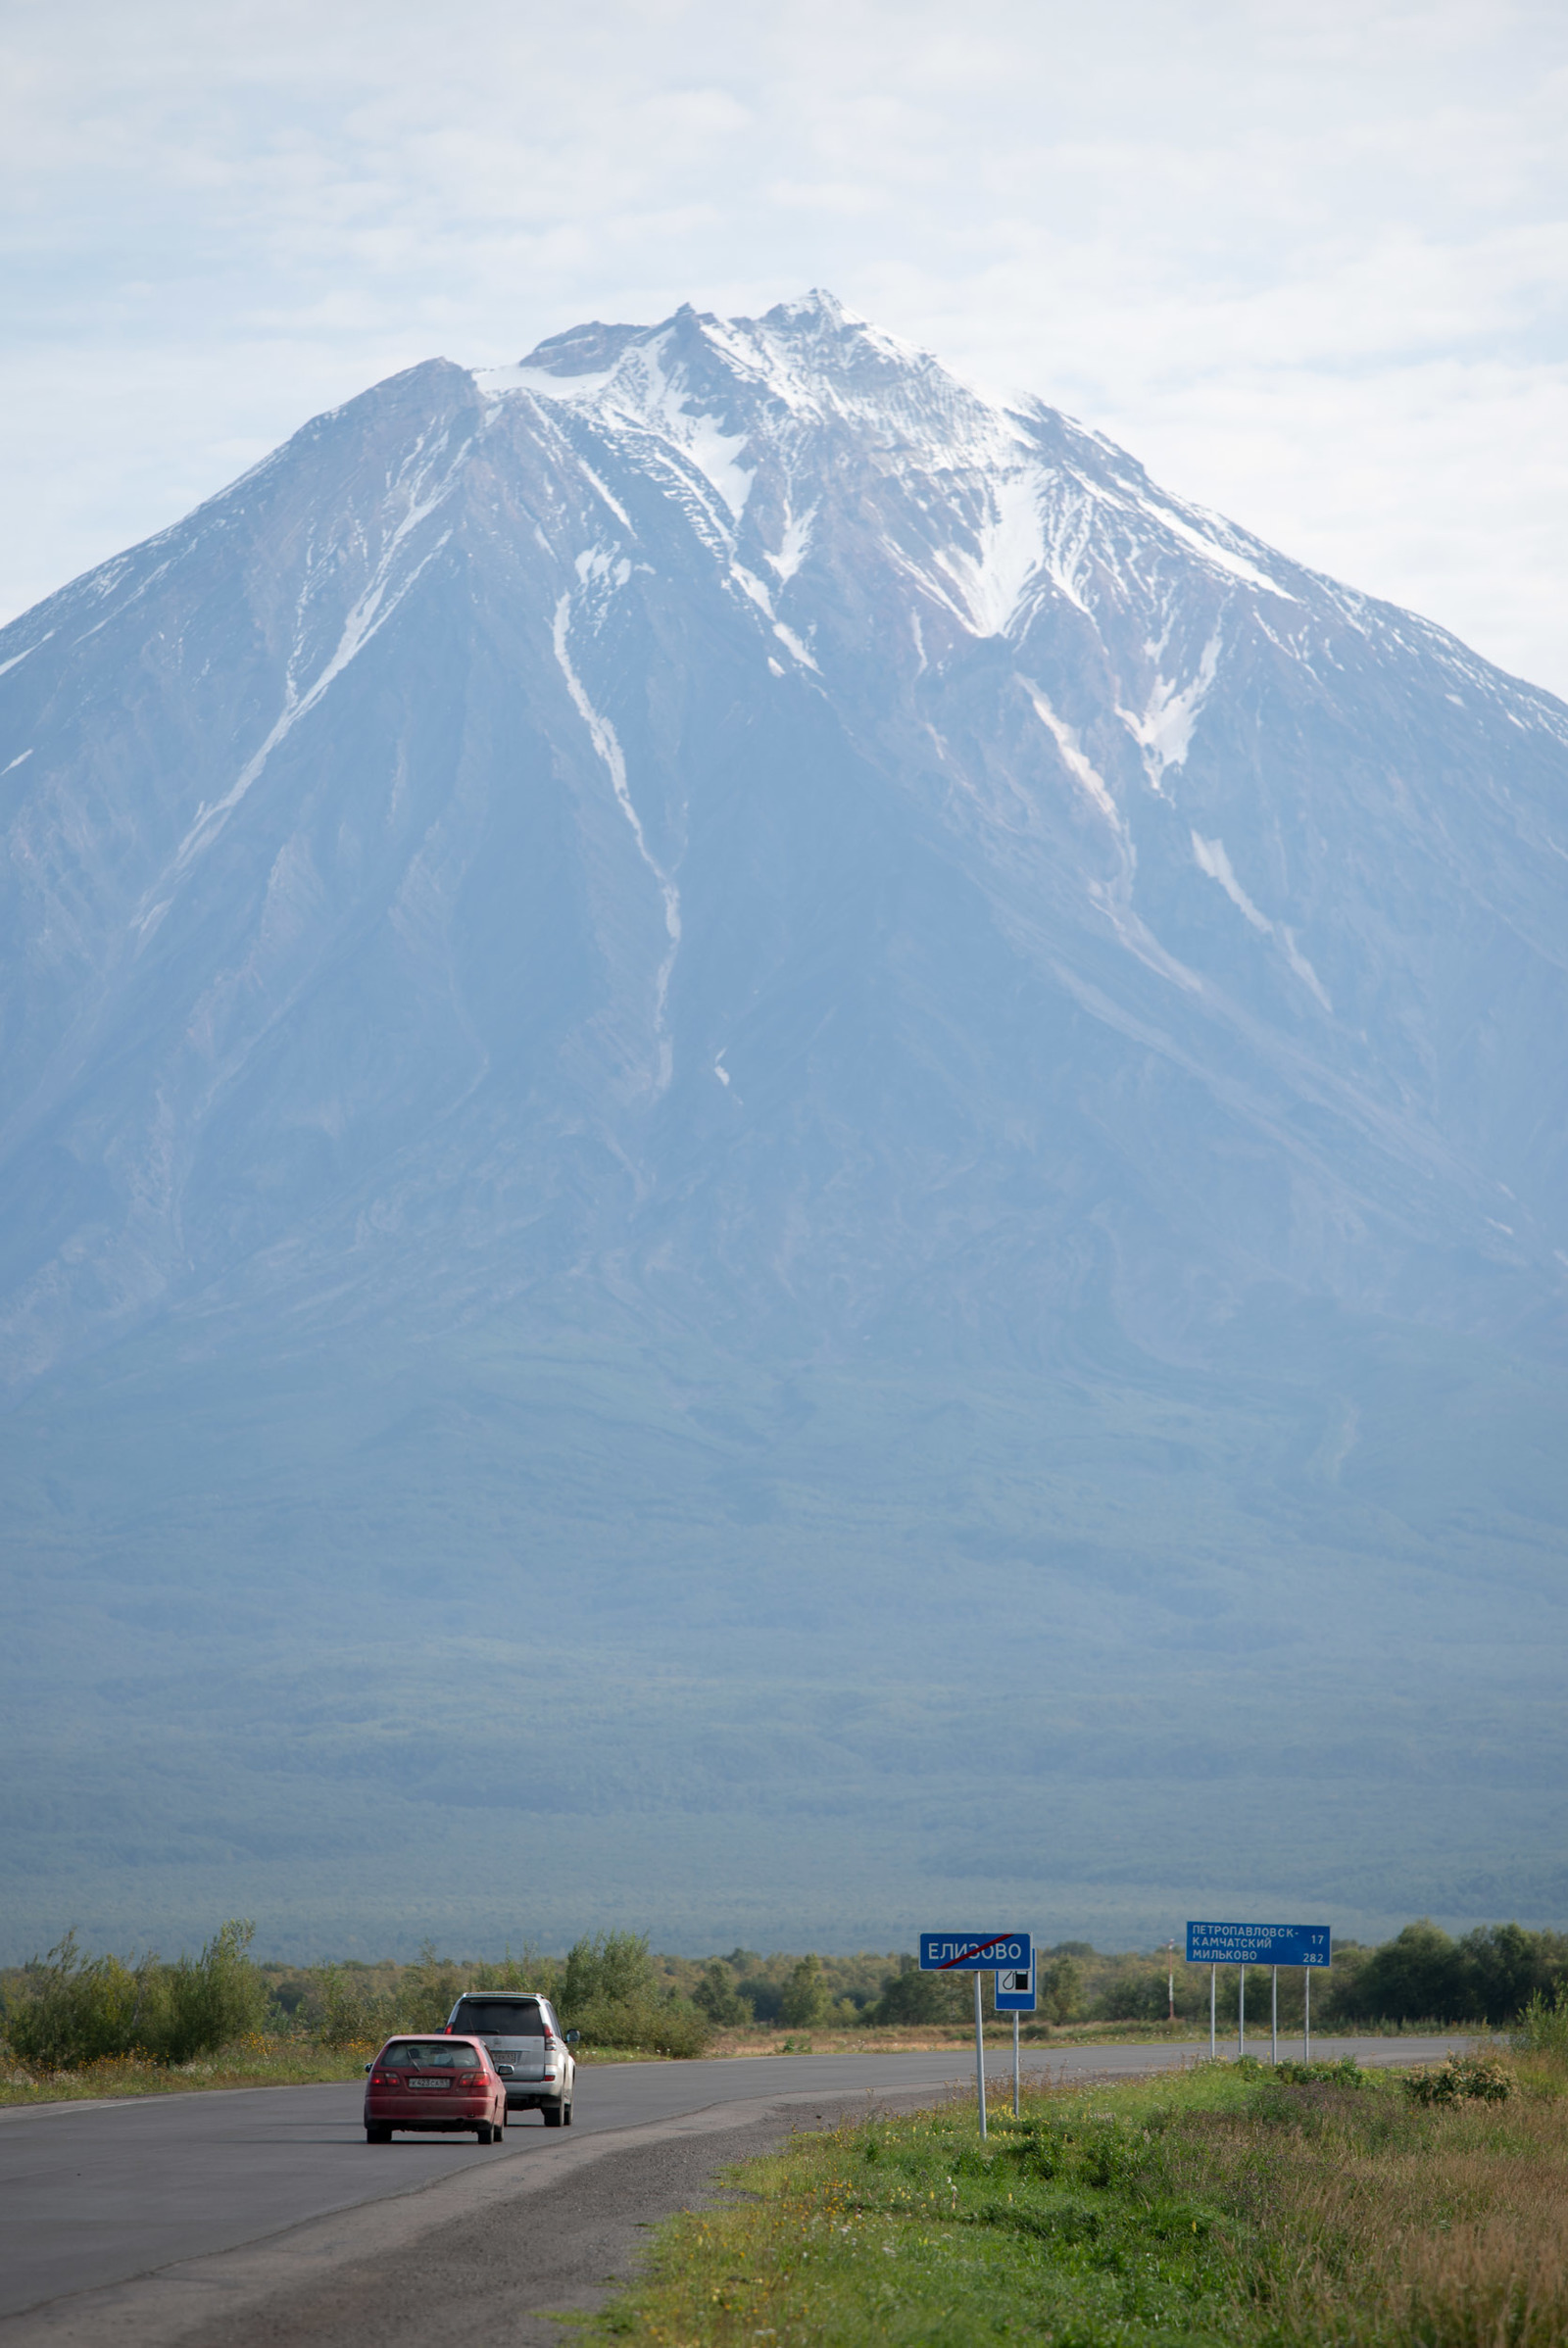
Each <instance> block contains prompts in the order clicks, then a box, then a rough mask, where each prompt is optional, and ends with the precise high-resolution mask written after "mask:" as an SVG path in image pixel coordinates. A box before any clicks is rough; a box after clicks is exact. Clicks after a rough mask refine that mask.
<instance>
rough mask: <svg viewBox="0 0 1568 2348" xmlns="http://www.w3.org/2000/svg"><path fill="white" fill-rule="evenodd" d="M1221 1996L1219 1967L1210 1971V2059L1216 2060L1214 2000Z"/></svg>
mask: <svg viewBox="0 0 1568 2348" xmlns="http://www.w3.org/2000/svg"><path fill="white" fill-rule="evenodd" d="M1218 1994H1219V1967H1218V1966H1217V1965H1211V1966H1210V1967H1209V1969H1208V2059H1209V2061H1210V2062H1211V2063H1212V2061H1213V2060H1214V2000H1215V1998H1216V1997H1217V1996H1218Z"/></svg>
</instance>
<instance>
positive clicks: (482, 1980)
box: [0, 1919, 1568, 2072]
mask: <svg viewBox="0 0 1568 2348" xmlns="http://www.w3.org/2000/svg"><path fill="white" fill-rule="evenodd" d="M253 1937H254V1928H253V1927H252V1926H251V1925H249V1924H247V1923H243V1922H239V1921H235V1922H231V1923H228V1924H225V1925H223V1926H222V1927H221V1929H220V1930H219V1932H217V1933H215V1934H214V1936H213V1938H212V1939H211V1940H209V1941H208V1942H207V1943H206V1945H205V1946H204V1947H203V1949H202V1951H201V1953H200V1955H199V1956H195V1957H191V1956H185V1955H181V1956H179V1957H176V1958H174V1959H172V1960H168V1961H166V1960H165V1959H163V1958H161V1957H159V1956H158V1955H156V1954H148V1955H146V1956H143V1957H139V1958H134V1957H125V1958H123V1957H117V1956H112V1955H100V1956H88V1955H86V1954H84V1953H83V1951H82V1950H81V1948H80V1947H79V1946H78V1944H77V1940H76V1937H75V1934H74V1933H68V1934H67V1936H66V1938H65V1939H64V1940H62V1941H61V1942H60V1944H59V1945H58V1946H57V1947H56V1948H53V1949H51V1950H50V1952H49V1954H48V1956H47V1957H39V1958H35V1959H34V1960H33V1961H32V1963H31V1964H29V1965H26V1966H23V1967H20V1968H17V1969H16V1970H14V1971H13V1972H11V1973H9V1974H7V1975H4V1976H0V2035H3V2038H4V2040H5V2042H6V2044H7V2046H8V2047H9V2051H10V2053H11V2056H12V2058H13V2059H14V2060H15V2061H16V2062H19V2063H21V2064H23V2065H25V2067H26V2068H27V2069H28V2070H30V2071H34V2072H52V2071H64V2070H72V2069H76V2068H78V2067H79V2066H80V2065H82V2064H84V2063H90V2062H94V2061H97V2060H100V2059H102V2058H106V2057H117V2056H124V2055H129V2054H137V2055H141V2056H143V2057H145V2058H147V2059H149V2060H151V2061H153V2062H158V2063H170V2064H173V2063H185V2062H190V2061H192V2060H193V2059H195V2058H197V2057H199V2056H202V2055H207V2054H212V2053H216V2052H217V2051H218V2050H219V2049H220V2048H222V2047H225V2046H232V2045H233V2044H235V2042H236V2041H239V2040H243V2039H245V2038H246V2037H247V2036H261V2035H263V2034H265V2035H267V2036H270V2037H279V2036H281V2037H285V2038H294V2039H298V2040H301V2041H305V2042H309V2043H314V2044H317V2045H321V2046H329V2047H348V2046H359V2045H367V2044H374V2043H377V2042H379V2040H380V2039H381V2038H383V2037H386V2036H388V2035H390V2034H391V2033H392V2032H393V2031H396V2030H434V2029H436V2028H438V2027H439V2026H440V2025H441V2024H442V2023H444V2022H445V2020H446V2018H447V2015H448V2014H449V2013H450V2012H451V2010H452V2007H453V2005H454V2003H455V2002H456V2000H457V1998H458V1996H459V1994H460V1992H461V1991H462V1990H464V1989H467V1988H487V1989H534V1990H539V1991H542V1992H543V1993H544V1994H545V1995H547V1996H549V1997H550V1998H552V1999H553V2001H554V2003H555V2004H556V2007H557V2009H558V2011H559V2012H560V2014H561V2016H562V2019H563V2022H564V2024H565V2026H566V2027H567V2028H568V2029H572V2030H580V2031H581V2033H582V2037H583V2042H584V2045H585V2046H586V2047H587V2048H588V2049H590V2050H592V2049H595V2048H597V2049H600V2050H611V2049H619V2050H624V2051H627V2052H642V2053H649V2054H666V2055H696V2054H700V2053H701V2052H702V2051H703V2049H704V2047H705V2046H706V2045H708V2044H709V2043H710V2042H711V2038H712V2035H713V2033H714V2032H715V2031H718V2030H735V2029H742V2028H746V2027H748V2026H755V2025H757V2024H761V2025H764V2026H766V2027H768V2028H771V2029H782V2030H832V2029H842V2028H853V2027H864V2028H897V2027H905V2028H908V2027H913V2028H921V2029H933V2028H935V2029H941V2028H951V2027H961V2026H962V2025H963V2024H964V2023H966V2022H967V2020H968V2018H969V2016H970V2015H971V2013H972V2012H973V1995H974V1991H973V1984H972V1981H970V1979H969V1978H968V1977H966V1976H958V1975H942V1974H930V1973H921V1972H920V1971H919V1970H918V1968H917V1966H916V1964H915V1960H914V1958H913V1957H912V1956H909V1955H907V1954H903V1955H900V1954H898V1953H897V1952H894V1953H892V1954H888V1955H881V1956H878V1955H875V1954H872V1953H867V1952H861V1953H860V1954H859V1955H857V1956H820V1955H814V1954H807V1955H804V1956H802V1955H799V1954H776V1955H773V1956H770V1957H763V1956H762V1955H761V1954H760V1952H759V1951H757V1950H755V1949H747V1948H736V1949H732V1950H731V1951H730V1953H729V1955H728V1956H727V1957H710V1958H706V1959H702V1960H694V1959H690V1958H681V1957H669V1956H656V1955H655V1954H654V1953H653V1952H652V1950H651V1949H650V1947H649V1943H648V1937H647V1935H646V1934H645V1933H638V1932H601V1933H598V1934H589V1935H585V1936H584V1937H583V1938H582V1939H580V1940H578V1941H577V1942H576V1943H575V1944H574V1945H573V1946H572V1947H571V1948H570V1949H568V1951H567V1952H566V1954H565V1956H564V1958H552V1957H547V1956H544V1955H543V1954H541V1953H540V1952H538V1951H537V1950H534V1949H532V1948H528V1947H524V1948H523V1950H522V1951H521V1953H520V1954H519V1955H518V1956H516V1957H512V1956H508V1957H506V1958H504V1959H503V1960H502V1961H501V1962H500V1963H498V1964H497V1963H492V1964H475V1963H459V1962H457V1961H455V1960H452V1959H449V1958H438V1957H437V1955H436V1953H435V1950H434V1949H433V1947H429V1946H426V1947H425V1948H424V1949H423V1950H421V1952H420V1955H419V1957H418V1959H417V1962H416V1963H414V1964H412V1965H394V1964H385V1965H367V1964H363V1963H354V1962H344V1963H342V1964H334V1965H319V1966H310V1967H291V1966H280V1965H268V1966H262V1965H258V1964H257V1963H256V1962H255V1961H254V1960H253V1959H252V1957H251V1954H250V1950H251V1943H252V1940H253ZM991 1980H992V1977H991V1976H990V1975H989V1974H986V1975H982V1977H981V1981H982V1995H983V2003H984V2009H985V2011H986V2012H987V2013H988V2014H989V2013H990V2012H991ZM1219 1981H1220V1998H1219V2018H1220V2021H1221V2024H1222V2027H1225V2026H1229V2027H1234V2023H1235V2016H1236V2001H1237V1975H1236V1972H1235V1970H1234V1969H1232V1968H1226V1967H1222V1968H1221V1970H1220V1975H1219ZM1173 1984H1174V2000H1175V2007H1176V2014H1177V2018H1178V2020H1179V2021H1182V2022H1185V2023H1187V2024H1189V2025H1191V2024H1193V2023H1200V2024H1201V2022H1203V2021H1204V2020H1206V2018H1207V2013H1208V1968H1207V1966H1198V1965H1195V1966H1188V1965H1186V1964H1185V1963H1184V1962H1182V1961H1181V1959H1180V1958H1178V1957H1177V1956H1176V1954H1175V1952H1174V1951H1173V1950H1170V1951H1167V1950H1160V1949H1154V1950H1144V1951H1134V1952H1123V1953H1120V1954H1106V1953H1104V1952H1103V1951H1100V1950H1097V1949H1095V1948H1094V1947H1093V1946H1092V1945H1091V1944H1090V1943H1089V1942H1088V1941H1086V1940H1064V1941H1059V1942H1058V1943H1057V1944H1056V1945H1055V1946H1054V1948H1048V1949H1044V1950H1042V1951H1041V1952H1040V1957H1039V1973H1038V1989H1039V1999H1040V2006H1039V2014H1038V2016H1037V2017H1036V2019H1035V2022H1034V2024H1033V2029H1034V2030H1035V2031H1036V2032H1039V2031H1041V2030H1044V2029H1047V2028H1049V2027H1050V2026H1053V2025H1054V2026H1058V2027H1059V2026H1061V2025H1064V2024H1071V2023H1077V2022H1101V2023H1114V2022H1137V2023H1162V2022H1164V2021H1165V2020H1166V2018H1167V2015H1168V2012H1169V2008H1170V2001H1171V1997H1172V1993H1173ZM1269 1992H1270V1977H1269V1973H1268V1971H1267V1969H1266V1968H1262V1967H1256V1968H1253V1969H1251V1970H1250V1972H1249V1975H1248V1988H1247V1998H1248V2012H1249V2015H1250V2017H1251V2019H1252V2023H1253V2027H1254V2028H1256V2027H1258V2026H1259V2025H1260V2024H1261V2023H1262V2021H1263V2019H1264V2017H1265V2016H1266V2015H1267V2012H1268V2002H1269ZM1547 2011H1553V2012H1558V2013H1561V2012H1564V2011H1568V1933H1562V1932H1531V1931H1528V1930H1526V1929H1525V1927H1523V1926H1521V1925H1517V1924H1504V1925H1489V1926H1484V1927H1481V1928H1479V1929H1478V1930H1476V1931H1474V1932H1466V1933H1464V1934H1463V1935H1462V1936H1461V1937H1459V1938H1457V1939H1455V1938H1453V1937H1451V1936H1450V1935H1449V1934H1448V1933H1447V1932H1443V1931H1442V1930H1441V1929H1440V1928H1439V1927H1438V1926H1437V1925H1435V1924H1432V1923H1431V1922H1430V1921H1428V1920H1426V1919H1422V1920H1421V1921H1419V1922H1417V1923H1415V1924H1408V1925H1406V1926H1405V1927H1404V1929H1403V1931H1402V1932H1397V1933H1396V1934H1395V1936H1394V1937H1393V1939H1392V1940H1386V1941H1384V1942H1383V1943H1382V1945H1381V1946H1379V1947H1376V1948H1368V1947H1363V1946H1361V1945H1360V1944H1359V1943H1357V1942H1355V1941H1341V1942H1339V1943H1338V1944H1337V1945H1336V1947H1335V1951H1334V1963H1333V1967H1332V1969H1331V1970H1330V1971H1329V1972H1328V1973H1326V1974H1319V1975H1318V1976H1317V1977H1316V1979H1315V1981H1314V1982H1313V1989H1312V2014H1313V2020H1314V2023H1315V2024H1316V2025H1317V2027H1319V2028H1320V2029H1323V2030H1332V2029H1333V2028H1335V2027H1336V2026H1337V2025H1340V2026H1343V2025H1352V2026H1354V2025H1360V2026H1363V2027H1365V2026H1367V2025H1377V2024H1394V2025H1398V2024H1411V2023H1420V2022H1439V2023H1461V2022H1487V2023H1492V2024H1494V2025H1495V2026H1497V2027H1500V2028H1507V2027H1509V2026H1512V2025H1515V2024H1517V2023H1518V2022H1519V2020H1520V2017H1521V2016H1523V2015H1525V2014H1527V2013H1528V2012H1535V2013H1537V2014H1540V2013H1544V2012H1547ZM1300 2018H1301V1975H1300V1974H1299V1972H1298V1971H1297V1970H1296V1969H1295V1968H1290V1969H1287V1970H1285V1971H1282V1973H1281V1975H1280V2021H1281V2024H1282V2027H1284V2028H1285V2029H1287V2030H1290V2029H1296V2028H1299V2023H1300Z"/></svg>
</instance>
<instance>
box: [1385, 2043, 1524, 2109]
mask: <svg viewBox="0 0 1568 2348" xmlns="http://www.w3.org/2000/svg"><path fill="white" fill-rule="evenodd" d="M1513 2085H1514V2082H1513V2074H1512V2072H1511V2071H1508V2070H1505V2069H1504V2067H1503V2065H1502V2064H1501V2063H1499V2062H1498V2061H1497V2059H1496V2057H1495V2055H1466V2054H1451V2055H1449V2057H1448V2059H1447V2061H1446V2062H1445V2063H1440V2064H1439V2066H1438V2068H1437V2069H1436V2071H1429V2070H1427V2069H1425V2068H1423V2069H1421V2070H1420V2071H1412V2072H1410V2073H1409V2074H1408V2076H1407V2077H1406V2079H1405V2081H1404V2089H1405V2093H1406V2094H1407V2095H1410V2096H1413V2097H1414V2099H1415V2101H1416V2102H1417V2103H1426V2104H1453V2103H1471V2102H1475V2103H1506V2102H1507V2100H1508V2098H1509V2096H1510V2095H1511V2094H1512V2093H1513Z"/></svg>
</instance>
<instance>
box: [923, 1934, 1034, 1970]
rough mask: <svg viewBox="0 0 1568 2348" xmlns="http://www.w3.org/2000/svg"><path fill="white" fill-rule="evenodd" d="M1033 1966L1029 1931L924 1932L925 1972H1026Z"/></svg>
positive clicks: (1032, 1948) (1032, 1951) (1031, 1940)
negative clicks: (1004, 1970) (1002, 1970)
mask: <svg viewBox="0 0 1568 2348" xmlns="http://www.w3.org/2000/svg"><path fill="white" fill-rule="evenodd" d="M1033 1963H1034V1946H1033V1937H1032V1935H1031V1934H1030V1933H1028V1932H922V1933H921V1934H920V1971H921V1972H922V1973H995V1972H997V1971H998V1970H999V1969H1002V1968H1005V1969H1006V1970H1007V1971H1009V1972H1012V1971H1017V1972H1019V1973H1027V1972H1028V1971H1029V1970H1030V1968H1031V1966H1032V1965H1033Z"/></svg>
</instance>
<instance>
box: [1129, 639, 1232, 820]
mask: <svg viewBox="0 0 1568 2348" xmlns="http://www.w3.org/2000/svg"><path fill="white" fill-rule="evenodd" d="M1219 655H1220V637H1219V634H1218V632H1217V631H1216V632H1215V634H1214V635H1212V636H1211V637H1210V638H1209V640H1208V642H1207V643H1206V644H1205V645H1204V647H1203V652H1202V658H1201V660H1200V661H1199V664H1198V671H1197V674H1196V675H1195V676H1193V677H1192V678H1191V679H1190V680H1189V681H1188V683H1187V684H1185V685H1177V684H1176V683H1175V682H1174V681H1173V680H1172V679H1171V678H1168V677H1166V676H1164V675H1162V674H1161V672H1160V671H1159V670H1158V669H1156V670H1155V672H1154V681H1153V684H1152V686H1151V687H1150V691H1149V699H1148V701H1147V702H1146V703H1145V705H1144V709H1143V713H1142V715H1141V716H1140V715H1136V714H1135V713H1134V712H1133V711H1132V710H1130V709H1121V708H1120V707H1118V709H1117V710H1116V714H1117V716H1118V717H1119V718H1120V719H1121V721H1122V723H1123V725H1124V726H1126V728H1127V730H1128V732H1129V733H1130V734H1131V735H1132V736H1133V739H1134V740H1135V741H1136V742H1137V744H1138V746H1139V748H1140V750H1141V751H1142V752H1143V754H1144V765H1145V768H1146V769H1147V771H1148V775H1149V779H1150V781H1151V783H1152V785H1153V787H1154V789H1155V790H1156V791H1158V790H1159V789H1160V788H1161V787H1162V785H1163V782H1164V779H1165V775H1166V773H1167V771H1168V770H1169V769H1170V768H1171V767H1172V766H1183V765H1185V764H1186V762H1187V753H1188V751H1189V750H1190V749H1191V747H1192V740H1193V728H1194V726H1195V725H1196V724H1197V722H1198V712H1199V710H1200V709H1201V708H1202V706H1203V703H1204V701H1205V700H1206V699H1207V696H1208V689H1209V687H1210V686H1211V685H1212V684H1213V682H1214V677H1215V673H1216V671H1217V669H1218V666H1219ZM1195 836H1196V835H1195Z"/></svg>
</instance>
